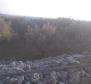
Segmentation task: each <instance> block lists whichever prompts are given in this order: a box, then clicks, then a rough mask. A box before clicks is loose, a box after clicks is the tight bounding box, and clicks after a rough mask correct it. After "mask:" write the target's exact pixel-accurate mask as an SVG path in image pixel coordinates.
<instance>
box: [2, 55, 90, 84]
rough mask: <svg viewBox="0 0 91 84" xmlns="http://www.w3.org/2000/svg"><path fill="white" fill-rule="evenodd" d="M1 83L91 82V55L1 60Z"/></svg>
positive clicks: (75, 83) (59, 83)
mask: <svg viewBox="0 0 91 84" xmlns="http://www.w3.org/2000/svg"><path fill="white" fill-rule="evenodd" d="M0 84H91V55H89V54H84V55H83V54H75V55H66V54H65V55H60V56H56V57H48V58H43V59H40V60H35V61H26V62H23V61H12V62H8V63H3V62H1V63H0Z"/></svg>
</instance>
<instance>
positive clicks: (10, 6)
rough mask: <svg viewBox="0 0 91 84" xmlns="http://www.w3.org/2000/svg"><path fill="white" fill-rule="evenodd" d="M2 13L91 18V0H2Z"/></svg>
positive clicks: (0, 8) (0, 11) (0, 9)
mask: <svg viewBox="0 0 91 84" xmlns="http://www.w3.org/2000/svg"><path fill="white" fill-rule="evenodd" d="M0 13H6V14H15V15H23V16H38V17H50V18H58V17H67V18H69V17H70V18H74V19H80V20H91V0H0Z"/></svg>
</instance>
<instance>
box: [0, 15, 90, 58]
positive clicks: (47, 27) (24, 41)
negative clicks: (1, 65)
mask: <svg viewBox="0 0 91 84" xmlns="http://www.w3.org/2000/svg"><path fill="white" fill-rule="evenodd" d="M90 51H91V22H90V21H88V22H87V21H75V20H73V19H70V18H58V19H49V18H37V17H21V16H10V15H2V14H1V15H0V59H17V60H27V59H28V60H29V59H37V58H43V57H48V56H57V55H60V54H64V53H68V54H73V53H83V52H90Z"/></svg>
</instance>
